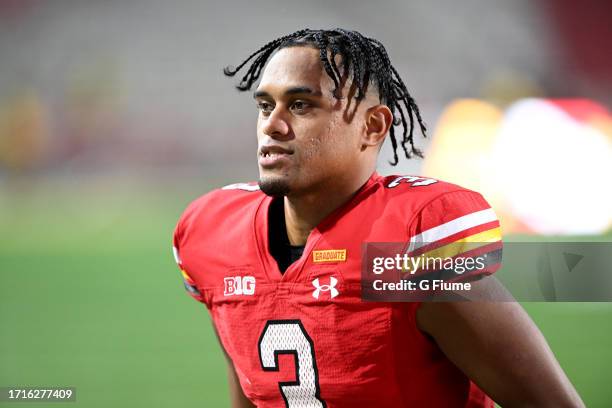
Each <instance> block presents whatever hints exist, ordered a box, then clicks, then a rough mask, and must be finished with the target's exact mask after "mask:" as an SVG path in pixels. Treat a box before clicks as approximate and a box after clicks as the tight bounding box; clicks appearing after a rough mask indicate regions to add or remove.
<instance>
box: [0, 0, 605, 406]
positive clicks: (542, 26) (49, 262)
mask: <svg viewBox="0 0 612 408" xmlns="http://www.w3.org/2000/svg"><path fill="white" fill-rule="evenodd" d="M610 15H612V3H610V2H605V1H598V0H585V1H582V2H580V3H579V4H578V3H576V2H572V1H570V0H538V1H527V0H512V1H510V0H489V1H483V0H482V1H474V0H470V1H464V2H460V3H457V2H454V1H451V0H435V1H427V2H404V1H400V0H392V1H387V2H382V3H381V2H369V3H366V2H359V3H357V2H351V1H348V0H342V1H334V2H324V1H313V2H300V3H295V4H290V3H288V2H280V1H278V2H272V1H262V2H247V1H243V2H236V1H225V2H223V3H222V4H218V3H216V2H210V1H182V2H164V1H144V0H143V1H137V0H130V1H112V0H111V1H96V2H94V1H90V2H78V1H64V0H57V1H52V2H51V1H38V0H0V231H1V232H2V234H1V235H0V386H24V385H31V386H36V385H39V386H42V385H66V386H76V387H77V403H76V404H73V405H69V406H83V407H108V406H118V407H123V406H125V407H128V406H129V407H140V406H143V407H144V406H146V407H168V406H176V407H183V406H204V407H220V406H226V405H227V389H226V384H225V371H224V362H223V357H222V355H221V352H220V349H219V348H218V346H217V345H216V339H215V338H214V334H213V332H212V330H211V328H210V325H209V322H208V316H207V313H206V311H205V309H204V308H203V307H201V306H199V305H197V304H196V303H194V302H193V301H192V300H190V299H189V298H188V296H186V295H185V294H183V288H182V283H181V279H180V274H179V272H178V270H177V269H176V267H175V265H174V262H173V259H172V254H171V250H170V245H171V235H172V230H173V227H174V223H175V222H176V219H177V218H178V216H179V214H180V212H181V211H182V209H183V208H184V207H185V205H186V204H187V203H188V202H189V201H190V200H192V199H194V198H195V197H196V196H198V195H200V194H202V193H204V192H206V191H208V190H210V189H211V188H213V187H217V186H221V185H224V184H228V183H230V182H235V181H246V180H253V179H255V178H256V174H257V173H256V164H255V157H254V156H255V155H254V151H255V150H254V149H255V146H256V143H255V128H254V124H255V117H256V111H255V109H254V106H253V103H252V100H251V98H250V95H248V94H239V93H238V92H237V91H235V90H233V88H232V86H233V84H234V81H233V80H230V79H226V78H224V77H223V75H222V72H221V68H222V67H223V66H224V65H227V64H237V63H238V62H240V61H241V60H242V59H243V58H244V57H245V56H247V55H248V54H249V53H250V52H252V51H253V50H254V49H256V48H258V47H259V46H260V45H262V44H263V43H265V42H267V41H269V40H270V39H272V38H276V37H277V36H280V35H282V34H285V33H288V32H292V31H295V30H297V29H299V28H303V27H310V28H320V27H321V28H328V27H336V26H341V27H346V28H353V29H356V30H359V31H361V32H363V33H365V34H368V35H370V36H373V37H376V38H378V39H380V40H381V41H382V42H383V43H384V44H386V46H387V48H388V51H389V53H390V55H391V57H392V61H393V62H394V64H395V66H396V67H397V68H398V70H399V72H400V73H401V74H402V76H403V78H404V80H405V82H406V83H407V86H408V88H409V89H410V90H411V91H412V93H413V95H414V96H415V98H416V99H417V102H418V103H419V104H420V106H421V110H422V113H423V116H424V117H425V119H426V121H427V122H428V124H429V129H430V135H431V136H432V137H431V138H430V139H428V140H427V141H423V142H422V146H423V147H424V148H425V149H426V154H427V158H426V159H425V160H424V161H419V160H415V161H411V162H405V163H404V162H402V163H400V165H399V166H398V167H397V168H392V167H391V166H389V165H388V164H387V159H389V158H390V157H391V156H390V153H389V150H388V149H385V150H383V154H382V158H381V162H380V172H381V173H383V174H391V173H400V174H403V173H407V174H423V175H427V176H433V177H439V178H443V179H447V180H450V181H454V182H457V183H460V184H463V185H466V186H468V187H472V188H475V189H478V190H479V191H482V192H483V193H484V194H485V196H486V197H487V198H488V199H489V200H490V201H491V203H492V204H493V205H494V207H495V208H496V210H497V211H498V213H499V214H500V215H501V217H502V219H503V226H504V231H505V233H506V234H508V238H509V239H522V238H524V237H528V239H537V240H548V239H558V238H560V237H563V239H567V240H580V241H590V240H596V241H602V240H603V241H612V236H611V235H610V225H611V217H612V196H611V191H612V189H611V188H610V181H609V180H610V176H612V168H611V166H612V116H611V115H610V112H609V110H608V107H610V106H611V104H612V96H611V95H612V93H611V92H610V91H611V90H612V53H610V50H611V49H612V25H610V23H609V16H610ZM606 186H607V187H606ZM525 307H526V309H527V310H528V312H529V313H530V315H531V316H532V317H533V319H534V320H535V321H536V323H537V324H538V325H539V326H540V328H541V329H542V331H543V332H544V334H545V336H546V337H547V339H548V341H549V342H550V344H551V347H552V349H553V351H554V352H555V354H556V355H557V357H558V359H559V361H560V362H561V365H562V366H563V367H564V369H565V370H566V372H567V373H568V375H569V377H570V379H571V380H572V381H573V383H574V384H575V386H576V387H577V389H578V391H579V392H580V393H581V395H582V397H583V398H584V400H585V402H586V403H587V406H590V407H609V406H612V389H611V388H610V384H609V383H610V378H612V350H611V349H610V338H611V337H612V304H609V303H526V304H525ZM0 405H2V406H4V405H6V406H9V405H10V406H12V404H4V405H3V404H2V403H0ZM60 405H62V404H50V406H54V407H56V406H60ZM19 406H27V404H21V405H19ZM35 406H45V404H42V405H41V404H35Z"/></svg>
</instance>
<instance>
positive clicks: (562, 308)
mask: <svg viewBox="0 0 612 408" xmlns="http://www.w3.org/2000/svg"><path fill="white" fill-rule="evenodd" d="M161 191H162V189H160V188H156V189H140V190H138V191H135V190H134V189H132V188H127V187H126V188H115V187H111V186H107V187H106V189H105V188H101V187H100V186H96V187H95V188H94V187H87V186H80V187H79V188H76V189H75V188H73V187H70V188H68V187H62V186H61V185H60V186H53V185H47V186H46V187H44V188H42V189H41V188H36V189H27V188H26V189H23V188H20V187H14V186H13V187H11V188H7V189H4V190H2V193H1V194H0V231H2V234H1V236H0V324H1V329H0V387H1V386H52V385H56V386H58V385H61V386H74V387H76V388H77V402H76V403H65V404H63V403H35V404H26V403H20V404H15V403H1V402H0V406H7V407H8V406H19V407H27V406H33V407H45V406H49V407H60V406H68V407H187V406H201V407H223V406H227V404H228V399H227V387H226V383H225V368H224V360H223V356H222V354H221V351H220V349H219V347H218V345H217V341H216V339H215V336H214V334H213V332H212V330H211V327H210V324H209V321H208V315H207V312H206V309H205V308H204V307H203V306H201V305H199V304H198V303H196V302H195V301H193V300H192V299H190V298H189V297H188V296H187V295H186V294H184V293H183V290H184V289H183V287H182V283H181V278H180V274H179V272H178V270H177V269H176V266H175V265H174V261H173V258H172V253H171V236H172V230H173V228H174V223H175V221H176V219H177V217H178V215H179V214H180V212H181V211H182V209H183V207H184V205H185V204H186V203H187V202H188V201H189V199H190V198H193V197H194V194H195V193H194V192H196V191H206V189H203V188H201V187H200V188H197V189H188V190H185V191H168V190H164V192H163V193H162V192H161ZM606 239H607V238H606ZM524 306H525V308H526V309H527V311H528V312H529V314H530V315H531V316H532V318H533V319H534V320H535V321H536V323H537V324H538V326H539V327H540V328H541V330H542V331H543V332H544V334H545V336H546V338H547V339H548V341H549V343H550V345H551V347H552V349H553V351H554V352H555V354H556V356H557V358H558V359H559V361H560V363H561V365H562V366H563V368H564V369H565V370H566V372H567V374H568V376H569V377H570V379H571V380H572V382H573V383H574V384H575V386H576V388H577V389H578V391H579V393H580V394H581V396H582V397H583V399H584V401H585V403H586V404H587V406H589V407H609V406H611V405H612V388H611V387H610V378H612V348H611V347H610V345H611V344H612V343H611V342H610V339H611V338H612V304H609V303H608V304H606V303H548V304H546V303H527V304H524Z"/></svg>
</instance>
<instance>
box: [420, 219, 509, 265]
mask: <svg viewBox="0 0 612 408" xmlns="http://www.w3.org/2000/svg"><path fill="white" fill-rule="evenodd" d="M501 238H502V235H501V229H500V228H499V227H496V228H492V229H490V230H487V231H482V232H479V233H476V234H473V235H470V236H468V237H465V238H461V239H458V240H457V241H453V242H451V243H449V244H447V245H444V246H442V247H439V248H436V249H432V250H431V251H429V252H426V253H424V254H422V255H419V256H422V257H425V258H434V259H435V258H452V257H455V256H457V255H460V254H462V253H464V252H468V251H471V250H474V249H477V248H480V247H482V246H485V245H488V244H490V243H492V242H497V241H501Z"/></svg>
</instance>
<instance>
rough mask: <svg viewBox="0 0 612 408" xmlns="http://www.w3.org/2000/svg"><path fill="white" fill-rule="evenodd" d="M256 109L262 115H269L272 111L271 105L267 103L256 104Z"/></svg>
mask: <svg viewBox="0 0 612 408" xmlns="http://www.w3.org/2000/svg"><path fill="white" fill-rule="evenodd" d="M257 109H259V110H260V111H261V112H263V113H270V112H272V110H273V109H274V107H273V106H272V104H271V103H268V102H257Z"/></svg>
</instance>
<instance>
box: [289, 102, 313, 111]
mask: <svg viewBox="0 0 612 408" xmlns="http://www.w3.org/2000/svg"><path fill="white" fill-rule="evenodd" d="M309 107H310V104H309V103H308V102H304V101H295V102H293V104H292V105H291V109H293V110H296V111H298V112H302V111H304V110H306V109H308V108H309Z"/></svg>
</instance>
